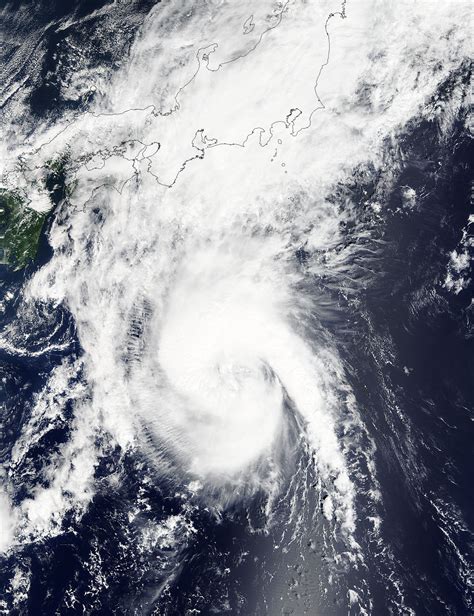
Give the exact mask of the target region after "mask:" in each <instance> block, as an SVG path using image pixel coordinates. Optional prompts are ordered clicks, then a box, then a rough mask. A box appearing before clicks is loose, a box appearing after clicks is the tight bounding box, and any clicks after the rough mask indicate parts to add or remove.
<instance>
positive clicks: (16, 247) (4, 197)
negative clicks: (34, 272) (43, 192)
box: [0, 189, 48, 270]
mask: <svg viewBox="0 0 474 616" xmlns="http://www.w3.org/2000/svg"><path fill="white" fill-rule="evenodd" d="M47 214H48V212H36V211H35V210H32V209H31V208H29V207H27V206H26V205H25V202H24V199H23V198H22V197H21V196H20V195H18V194H16V193H14V192H10V191H7V190H4V189H0V263H2V264H4V265H10V266H12V267H13V268H14V269H15V270H19V269H22V268H24V267H25V266H26V265H27V264H28V263H29V262H30V261H32V260H33V259H34V258H35V256H36V252H37V250H38V244H39V239H40V235H41V229H42V228H43V224H44V221H45V220H46V216H47Z"/></svg>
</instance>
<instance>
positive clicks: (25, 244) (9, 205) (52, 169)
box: [0, 156, 71, 270]
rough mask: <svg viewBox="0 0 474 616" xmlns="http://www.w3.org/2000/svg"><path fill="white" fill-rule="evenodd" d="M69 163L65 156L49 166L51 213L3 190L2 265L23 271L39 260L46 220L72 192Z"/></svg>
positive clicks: (0, 213)
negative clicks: (39, 247) (39, 246)
mask: <svg viewBox="0 0 474 616" xmlns="http://www.w3.org/2000/svg"><path fill="white" fill-rule="evenodd" d="M66 164H67V157H66V156H61V157H60V158H58V159H57V160H54V161H49V162H48V163H47V165H46V169H45V171H46V174H45V178H44V187H45V188H46V189H47V191H48V192H49V196H50V199H51V210H49V211H46V212H37V211H35V210H33V209H32V208H30V207H28V205H27V204H26V202H25V201H26V200H25V198H24V197H23V196H22V195H20V194H19V193H17V192H15V191H9V190H6V189H2V188H0V264H2V265H8V266H10V267H12V268H13V269H14V270H20V269H23V268H24V267H26V265H28V263H30V262H31V261H33V260H34V259H35V257H36V254H37V252H38V245H39V241H40V237H41V231H42V229H43V226H44V223H45V221H46V219H47V218H48V216H49V215H50V214H51V212H52V211H53V209H54V208H55V206H57V205H58V204H59V203H60V202H61V201H62V200H63V199H65V198H66V197H67V196H68V195H69V194H70V192H71V187H68V186H66V181H65V180H66Z"/></svg>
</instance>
